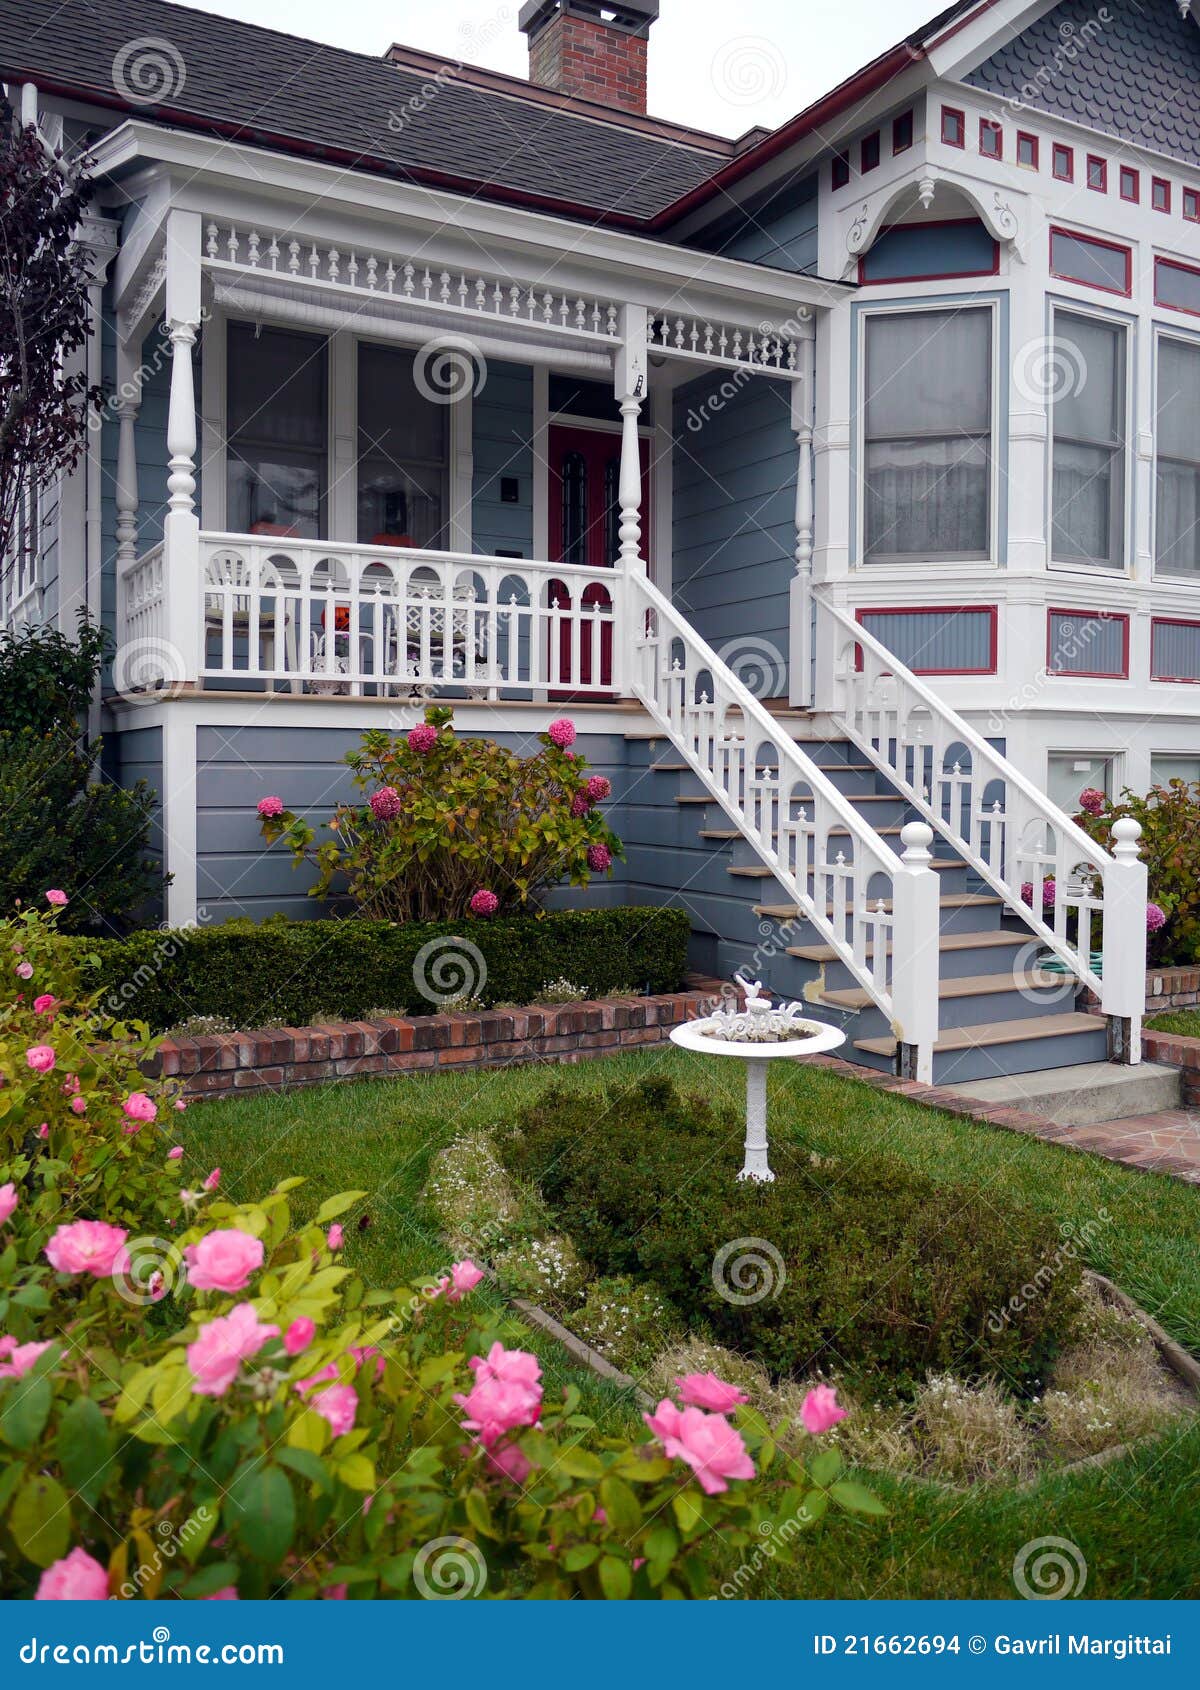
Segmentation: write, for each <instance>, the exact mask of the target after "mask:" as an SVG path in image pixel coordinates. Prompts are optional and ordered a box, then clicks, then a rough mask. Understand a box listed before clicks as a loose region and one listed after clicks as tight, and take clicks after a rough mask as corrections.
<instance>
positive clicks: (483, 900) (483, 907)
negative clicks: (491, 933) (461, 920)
mask: <svg viewBox="0 0 1200 1690" xmlns="http://www.w3.org/2000/svg"><path fill="white" fill-rule="evenodd" d="M470 907H471V914H472V915H483V916H488V915H495V913H496V911H497V910H498V909H499V908H500V900H499V898H498V897H497V896H496V894H495V893H494V892H489V891H488V889H487V887H486V886H481V887H480V888H479V890H478V892H472V894H471V906H470Z"/></svg>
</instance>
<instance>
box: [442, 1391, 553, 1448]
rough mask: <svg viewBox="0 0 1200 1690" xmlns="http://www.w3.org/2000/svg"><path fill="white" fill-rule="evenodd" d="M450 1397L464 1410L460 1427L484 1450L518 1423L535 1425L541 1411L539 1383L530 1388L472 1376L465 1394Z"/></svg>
mask: <svg viewBox="0 0 1200 1690" xmlns="http://www.w3.org/2000/svg"><path fill="white" fill-rule="evenodd" d="M454 1400H455V1402H456V1403H457V1404H458V1406H459V1407H460V1408H461V1409H463V1410H465V1415H466V1417H465V1419H464V1420H463V1428H464V1430H466V1431H468V1432H474V1433H475V1434H476V1436H477V1439H478V1441H479V1442H480V1443H481V1444H482V1445H483V1447H484V1448H485V1449H491V1448H492V1447H493V1445H495V1444H497V1443H499V1441H500V1439H501V1438H503V1437H506V1436H507V1434H508V1433H509V1432H514V1431H516V1430H518V1428H520V1427H522V1426H536V1425H537V1422H538V1416H539V1415H540V1414H541V1412H542V1392H541V1387H540V1386H539V1387H537V1388H536V1389H535V1390H530V1389H529V1387H528V1386H526V1385H521V1384H518V1383H516V1382H515V1381H509V1380H505V1379H476V1382H475V1384H474V1386H473V1387H472V1389H471V1390H470V1391H469V1392H468V1393H467V1394H466V1396H462V1395H459V1396H456V1397H455V1399H454Z"/></svg>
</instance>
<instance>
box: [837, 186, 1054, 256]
mask: <svg viewBox="0 0 1200 1690" xmlns="http://www.w3.org/2000/svg"><path fill="white" fill-rule="evenodd" d="M939 197H940V199H941V200H942V201H943V202H948V201H951V200H955V201H958V202H961V201H962V200H966V201H967V202H968V203H969V204H970V206H971V207H972V208H973V209H974V210H975V211H976V212H977V213H978V216H979V218H980V220H981V221H982V222H983V224H984V225H985V226H986V228H987V229H988V230H989V231H990V232H991V234H992V235H993V236H994V237H995V238H996V240H997V241H999V242H1000V243H1001V244H1002V245H1003V246H1006V247H1007V248H1008V249H1009V251H1010V252H1011V253H1012V255H1013V257H1014V258H1015V259H1016V261H1017V262H1018V263H1024V258H1023V257H1022V253H1021V244H1020V237H1021V230H1022V228H1023V226H1024V225H1025V223H1026V222H1027V218H1026V216H1025V198H1026V197H1025V195H1024V194H1012V193H1009V192H1008V191H1007V190H1006V189H1002V188H997V187H995V186H993V185H991V184H988V183H982V182H977V181H974V180H972V178H971V177H969V176H965V175H963V174H962V173H961V172H959V171H951V170H945V169H942V168H941V167H939V166H937V165H933V164H929V163H928V162H926V163H922V164H919V165H918V166H916V167H915V168H914V169H913V170H911V171H910V172H909V173H908V174H907V175H906V176H905V177H903V178H902V179H901V180H899V181H893V182H890V183H888V184H887V185H886V186H884V187H882V188H881V189H880V190H879V192H878V193H876V194H873V195H868V197H867V198H866V199H863V200H861V201H859V202H858V204H857V205H856V206H851V207H849V208H848V209H847V210H846V211H845V212H844V213H843V214H842V228H843V230H844V237H843V238H844V242H845V254H846V256H845V260H844V263H843V266H842V279H843V280H849V279H850V278H851V277H852V276H853V275H854V273H855V271H856V270H857V268H858V262H859V259H861V258H862V257H863V256H864V254H866V253H868V252H869V251H870V250H871V248H872V247H873V246H874V244H875V242H876V240H877V239H878V238H879V235H880V233H881V232H882V231H883V230H884V229H885V228H887V227H889V226H890V225H891V224H892V223H895V222H896V221H897V220H898V219H899V218H901V217H904V216H906V215H907V214H909V213H911V212H913V211H915V210H916V208H917V207H918V206H919V207H920V208H921V210H922V211H923V212H927V213H928V212H934V211H935V210H936V209H937V204H938V200H939ZM948 214H949V213H948Z"/></svg>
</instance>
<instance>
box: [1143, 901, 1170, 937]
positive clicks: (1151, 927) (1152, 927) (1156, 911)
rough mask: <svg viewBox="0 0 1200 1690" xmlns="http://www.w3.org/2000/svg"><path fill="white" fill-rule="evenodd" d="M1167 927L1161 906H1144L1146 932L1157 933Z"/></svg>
mask: <svg viewBox="0 0 1200 1690" xmlns="http://www.w3.org/2000/svg"><path fill="white" fill-rule="evenodd" d="M1166 925H1167V912H1166V910H1165V909H1163V907H1162V905H1161V904H1147V905H1146V932H1147V933H1157V932H1158V930H1159V928H1160V927H1165V926H1166Z"/></svg>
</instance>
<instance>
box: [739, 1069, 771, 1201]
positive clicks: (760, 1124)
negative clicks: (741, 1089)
mask: <svg viewBox="0 0 1200 1690" xmlns="http://www.w3.org/2000/svg"><path fill="white" fill-rule="evenodd" d="M744 1148H745V1152H746V1158H745V1161H744V1162H743V1164H742V1171H741V1173H740V1174H739V1175H738V1178H739V1179H748V1180H754V1181H755V1182H756V1183H758V1184H762V1185H768V1184H770V1183H771V1181H772V1180H773V1179H774V1178H775V1175H774V1174H773V1173H772V1172H771V1164H770V1162H769V1161H768V1159H767V1063H766V1062H765V1060H763V1058H761V1057H759V1058H757V1059H755V1058H753V1057H752V1058H751V1059H750V1060H749V1061H748V1062H747V1063H746V1143H745V1147H744Z"/></svg>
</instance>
